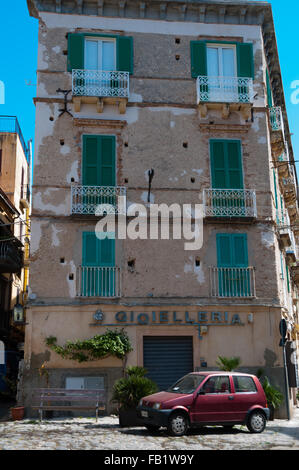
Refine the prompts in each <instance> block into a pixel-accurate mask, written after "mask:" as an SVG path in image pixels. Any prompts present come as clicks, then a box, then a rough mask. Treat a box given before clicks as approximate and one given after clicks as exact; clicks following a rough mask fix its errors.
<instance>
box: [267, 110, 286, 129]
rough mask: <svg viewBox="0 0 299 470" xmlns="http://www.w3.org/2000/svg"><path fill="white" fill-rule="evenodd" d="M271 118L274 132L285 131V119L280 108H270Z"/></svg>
mask: <svg viewBox="0 0 299 470" xmlns="http://www.w3.org/2000/svg"><path fill="white" fill-rule="evenodd" d="M269 118H270V125H271V129H272V131H283V130H284V129H283V118H282V112H281V108H280V106H272V107H270V108H269Z"/></svg>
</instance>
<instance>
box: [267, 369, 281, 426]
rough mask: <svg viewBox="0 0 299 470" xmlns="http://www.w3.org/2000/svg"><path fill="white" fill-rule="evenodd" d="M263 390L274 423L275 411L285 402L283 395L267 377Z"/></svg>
mask: <svg viewBox="0 0 299 470" xmlns="http://www.w3.org/2000/svg"><path fill="white" fill-rule="evenodd" d="M263 389H264V392H265V395H266V399H267V403H268V406H269V410H270V420H271V421H273V420H274V411H275V410H276V409H277V408H279V407H280V405H281V403H282V401H283V394H282V393H281V392H280V391H279V390H277V388H275V387H273V385H271V384H270V382H269V379H268V377H265V379H264V382H263Z"/></svg>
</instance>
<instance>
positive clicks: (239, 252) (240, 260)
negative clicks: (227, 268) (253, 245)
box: [231, 233, 248, 267]
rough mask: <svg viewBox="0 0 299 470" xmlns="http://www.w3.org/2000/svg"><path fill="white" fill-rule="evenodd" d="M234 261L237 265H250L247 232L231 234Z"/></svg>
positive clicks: (234, 264)
mask: <svg viewBox="0 0 299 470" xmlns="http://www.w3.org/2000/svg"><path fill="white" fill-rule="evenodd" d="M231 240H232V262H233V266H235V267H247V266H248V251H247V234H246V233H240V234H239V233H238V234H232V235H231Z"/></svg>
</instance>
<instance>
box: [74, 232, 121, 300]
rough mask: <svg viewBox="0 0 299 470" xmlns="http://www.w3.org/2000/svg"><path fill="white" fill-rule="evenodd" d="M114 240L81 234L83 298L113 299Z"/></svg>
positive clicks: (87, 233)
mask: <svg viewBox="0 0 299 470" xmlns="http://www.w3.org/2000/svg"><path fill="white" fill-rule="evenodd" d="M114 268H115V239H114V238H103V239H100V238H98V237H97V236H96V233H95V232H83V234H82V268H81V292H80V295H81V296H83V297H114V296H115V292H116V288H117V286H116V272H115V269H114Z"/></svg>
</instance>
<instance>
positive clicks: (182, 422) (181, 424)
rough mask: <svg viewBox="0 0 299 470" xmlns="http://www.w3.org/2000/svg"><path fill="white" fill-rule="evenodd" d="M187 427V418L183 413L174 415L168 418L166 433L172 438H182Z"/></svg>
mask: <svg viewBox="0 0 299 470" xmlns="http://www.w3.org/2000/svg"><path fill="white" fill-rule="evenodd" d="M188 427H189V422H188V418H187V416H186V415H184V413H174V414H173V415H172V416H170V418H169V423H168V427H167V429H168V432H169V434H171V435H172V436H183V435H184V434H186V432H187V429H188Z"/></svg>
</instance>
